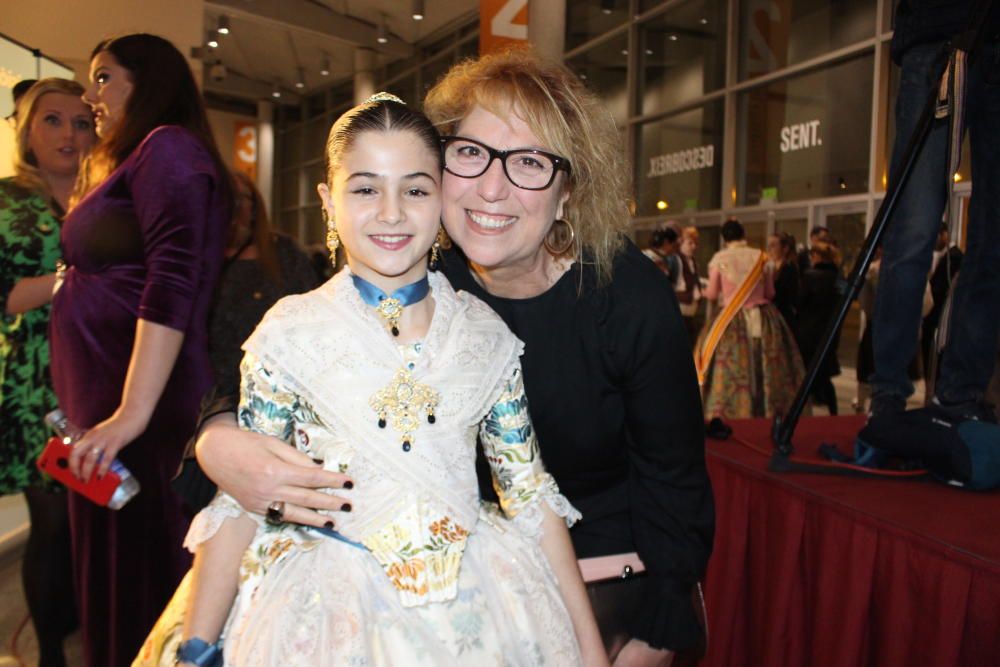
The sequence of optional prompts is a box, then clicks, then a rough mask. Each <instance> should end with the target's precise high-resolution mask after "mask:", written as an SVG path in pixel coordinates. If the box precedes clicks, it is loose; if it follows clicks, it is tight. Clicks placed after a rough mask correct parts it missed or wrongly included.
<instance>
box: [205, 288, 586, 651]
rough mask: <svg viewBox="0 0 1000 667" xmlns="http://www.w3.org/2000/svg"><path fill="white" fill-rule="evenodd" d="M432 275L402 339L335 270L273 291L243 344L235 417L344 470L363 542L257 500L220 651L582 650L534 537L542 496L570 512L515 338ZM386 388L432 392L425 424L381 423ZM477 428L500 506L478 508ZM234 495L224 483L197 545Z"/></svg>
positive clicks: (352, 518) (345, 520) (570, 516)
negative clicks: (292, 288)
mask: <svg viewBox="0 0 1000 667" xmlns="http://www.w3.org/2000/svg"><path fill="white" fill-rule="evenodd" d="M430 281H431V288H432V292H431V296H432V298H433V299H434V301H435V312H434V317H433V320H432V323H431V326H430V329H429V331H428V333H427V336H426V338H425V339H424V340H423V341H422V342H421V343H419V344H414V345H409V346H399V345H397V344H396V343H395V341H394V340H393V338H392V336H391V335H390V334H389V333H388V332H387V331H386V328H385V324H384V323H383V321H382V320H381V319H380V318H379V317H378V315H377V314H376V313H375V312H374V311H373V309H371V308H370V307H368V306H366V305H365V304H364V303H363V302H362V301H361V299H360V296H359V294H358V293H357V290H356V289H355V288H354V286H353V284H352V282H351V279H350V275H349V272H348V271H347V270H346V269H345V270H344V271H342V272H341V273H340V274H338V275H337V276H336V277H334V278H333V279H332V280H331V281H330V282H328V283H327V284H326V285H324V286H323V287H321V288H319V289H318V290H315V291H314V292H311V293H309V294H306V295H299V296H293V297H288V298H286V299H284V300H282V301H281V302H279V303H278V304H277V305H276V306H275V307H274V308H273V309H272V310H271V311H270V312H269V313H268V315H267V316H266V317H265V319H264V320H263V321H262V323H261V324H260V326H259V327H258V329H257V331H255V332H254V334H253V336H251V338H250V339H249V340H248V341H247V343H246V345H245V346H244V349H246V351H247V356H246V357H245V359H244V363H243V367H242V371H243V382H242V397H241V406H240V422H241V424H242V425H243V426H244V427H245V428H249V429H252V430H255V431H259V432H262V433H267V434H271V435H276V436H278V437H281V438H283V439H286V440H288V441H289V442H290V443H293V444H294V445H295V446H296V447H298V449H300V450H301V451H303V452H306V453H308V454H309V455H310V456H312V457H314V458H319V459H322V460H323V461H324V465H325V467H326V468H327V469H332V470H338V471H343V472H347V473H348V474H350V475H351V477H352V479H353V481H354V483H355V486H354V488H353V489H352V490H349V491H347V490H342V491H338V492H337V493H338V495H343V496H346V497H348V498H349V499H350V500H351V502H352V505H353V508H354V511H352V512H351V513H342V512H338V513H336V514H335V515H333V516H332V518H334V520H335V521H336V524H337V525H336V530H337V532H338V534H339V535H340V536H342V537H343V538H344V539H345V540H350V541H351V542H354V543H355V544H351V543H349V542H346V541H343V540H341V539H337V538H335V537H331V536H328V535H324V534H321V533H319V532H317V531H313V530H312V529H308V528H302V527H294V526H290V525H286V526H282V527H280V528H275V527H272V526H268V525H267V524H265V523H264V522H263V521H262V520H261V518H260V517H259V516H255V518H256V519H257V520H258V523H259V528H258V531H257V534H256V537H255V538H254V540H253V542H252V544H251V546H250V548H249V549H248V550H247V551H246V553H245V555H244V558H243V563H242V567H241V585H240V590H239V594H238V597H237V601H236V604H235V605H234V607H233V611H232V613H231V615H230V618H229V621H228V623H227V627H226V630H225V645H224V654H225V659H226V664H227V665H241V666H242V665H272V666H276V665H282V666H284V665H304V666H305V665H308V666H309V667H319V666H323V665H386V666H390V665H391V666H394V667H396V666H406V665H435V666H445V665H476V666H477V667H486V666H488V665H523V666H528V665H560V666H561V665H575V664H579V662H580V658H579V654H578V647H577V642H576V638H575V635H574V633H573V629H572V625H571V622H570V619H569V615H568V612H567V611H566V609H565V607H564V605H563V602H562V599H561V597H560V595H559V591H558V588H557V584H556V581H555V578H554V576H553V574H552V572H551V571H550V569H549V566H548V563H547V561H546V560H545V558H544V556H543V554H542V552H541V550H540V547H539V543H538V541H539V537H540V522H541V507H540V503H541V502H547V503H548V504H549V506H550V507H552V508H553V509H554V510H555V511H556V512H557V513H558V514H559V515H560V516H563V517H565V518H566V520H567V522H568V523H572V521H574V520H575V519H576V518H577V517H578V516H579V515H578V513H577V512H576V510H574V509H573V508H572V507H571V506H570V505H569V503H568V502H567V501H566V499H565V498H564V497H563V496H561V495H559V492H558V488H557V487H556V484H555V482H554V480H553V479H552V477H551V476H550V475H548V473H546V472H545V470H544V469H543V467H542V463H541V461H540V459H539V454H538V447H537V443H536V440H535V436H534V432H533V430H532V427H531V423H530V420H529V418H528V414H527V404H526V400H525V398H524V391H523V386H522V383H521V377H520V365H519V361H518V358H519V356H520V353H521V349H522V347H523V346H522V344H521V342H520V341H519V340H517V338H516V337H515V336H514V335H513V334H512V333H510V331H509V330H508V329H507V327H506V325H504V324H503V322H502V321H501V320H500V319H499V317H498V316H497V315H496V314H495V313H493V311H491V310H490V309H489V308H488V307H487V306H485V305H484V304H482V303H481V302H480V301H478V300H477V299H476V298H475V297H472V296H471V295H468V294H466V293H461V294H456V293H455V292H454V290H452V288H451V286H450V285H449V284H448V282H447V280H445V279H444V278H443V277H442V276H439V275H437V274H433V273H432V274H431V275H430ZM401 372H403V374H404V376H405V382H402V383H400V382H399V381H398V378H399V377H400V373H401ZM401 386H402V388H401ZM386 388H390V390H391V391H390V392H389V393H390V394H391V395H392V396H396V395H397V394H398V395H400V396H401V395H403V393H405V394H406V395H407V396H409V395H410V394H411V393H416V392H419V391H421V390H425V389H426V390H430V391H432V392H436V393H437V395H438V398H439V400H438V402H437V405H436V407H434V409H433V414H434V419H433V420H431V421H433V423H431V421H429V420H428V419H427V418H426V415H425V413H424V412H423V411H418V414H417V415H416V416H417V417H418V420H417V422H416V424H417V425H416V426H415V427H414V426H413V423H411V424H410V428H409V434H408V435H404V434H403V433H402V432H401V431H400V430H398V429H396V428H394V420H393V417H394V413H393V408H392V406H390V409H389V411H388V414H387V415H386V417H387V418H386V419H385V421H384V422H382V423H383V424H384V426H380V423H379V414H378V413H377V412H376V410H375V409H374V408H373V407H372V405H371V398H372V396H373V395H375V394H376V393H378V392H379V391H380V390H385V389H386ZM397 416H398V415H397ZM477 435H478V436H479V437H480V439H481V440H482V442H483V445H484V448H485V452H486V455H487V459H488V460H489V461H490V464H491V467H492V471H493V476H494V485H495V486H496V487H497V490H498V494H499V496H500V498H501V503H502V506H503V511H502V512H501V511H500V510H498V509H496V508H490V507H488V506H484V507H480V501H479V494H478V487H477V482H476V472H475V447H476V437H477ZM403 440H407V441H408V442H409V443H410V445H411V447H409V448H408V449H409V451H404V447H403V446H402V441H403ZM240 511H242V510H240V508H239V507H238V506H237V505H236V503H235V502H234V501H233V500H232V499H231V498H228V497H226V496H225V495H221V494H220V496H219V497H218V498H217V499H216V500H215V501H214V502H213V504H212V505H211V506H210V507H209V508H207V509H206V510H204V511H203V512H202V513H201V514H199V516H198V517H197V518H196V520H195V521H194V523H193V524H192V528H191V533H190V534H189V537H188V543H189V546H193V545H196V544H197V543H198V542H200V541H203V540H204V539H207V538H208V537H210V536H211V534H213V533H214V532H215V530H216V529H217V527H218V525H220V523H221V522H222V521H224V520H225V518H226V517H227V516H233V515H235V514H236V513H238V512H240ZM362 545H363V546H362Z"/></svg>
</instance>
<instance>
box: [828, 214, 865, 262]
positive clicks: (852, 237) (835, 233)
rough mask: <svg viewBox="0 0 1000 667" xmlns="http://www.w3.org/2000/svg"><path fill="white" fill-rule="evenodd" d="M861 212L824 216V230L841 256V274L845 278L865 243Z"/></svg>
mask: <svg viewBox="0 0 1000 667" xmlns="http://www.w3.org/2000/svg"><path fill="white" fill-rule="evenodd" d="M866 218H867V216H866V215H865V213H864V212H863V211H861V212H858V213H838V214H829V215H827V216H826V228H827V229H829V230H830V239H831V240H832V241H833V242H834V243H836V245H837V248H839V249H840V254H841V273H842V274H843V275H844V277H847V274H848V272H849V271H850V270H851V268H853V267H854V260H855V259H857V257H858V253H859V252H861V246H862V245H864V242H865V219H866Z"/></svg>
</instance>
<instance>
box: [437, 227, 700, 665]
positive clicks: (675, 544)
mask: <svg viewBox="0 0 1000 667" xmlns="http://www.w3.org/2000/svg"><path fill="white" fill-rule="evenodd" d="M443 264H444V272H445V274H446V275H447V277H448V279H449V281H450V282H451V284H452V285H453V286H454V287H455V289H456V290H466V291H468V292H471V293H472V294H474V295H476V296H477V297H479V298H480V299H482V300H483V301H485V302H486V303H487V304H489V305H490V306H491V307H492V308H493V309H494V310H495V311H496V312H497V313H498V314H499V315H500V317H501V318H503V320H504V321H505V322H506V323H507V325H508V326H509V327H510V328H511V330H512V331H513V332H514V334H515V335H517V336H518V337H519V338H520V339H521V340H522V341H524V343H525V349H524V355H523V357H522V358H521V364H522V369H523V374H524V383H525V390H526V394H527V396H528V406H529V410H530V412H531V417H532V421H533V422H534V426H535V430H536V433H537V435H538V440H539V445H540V448H541V451H542V459H543V460H544V462H545V466H546V468H547V469H548V470H549V472H551V473H552V475H553V476H554V477H555V479H556V481H557V482H558V484H559V487H560V490H561V491H562V492H563V493H564V494H565V495H566V496H567V498H568V499H569V500H570V502H572V503H573V505H574V506H576V508H577V509H579V510H580V512H581V513H582V514H583V519H582V520H581V521H580V522H578V523H577V524H576V526H574V527H573V529H572V530H571V531H570V534H571V536H572V538H573V544H574V546H575V548H576V552H577V556H578V557H580V558H587V557H592V556H603V555H609V554H617V553H623V552H630V551H637V552H638V553H639V556H640V557H641V558H642V560H643V562H644V563H645V565H646V567H647V571H648V573H649V574H648V577H647V584H646V586H645V593H644V598H643V600H642V602H641V603H640V605H639V608H638V609H636V610H635V611H634V615H633V617H632V619H631V622H630V630H631V632H632V635H633V636H635V637H638V638H640V639H643V640H645V641H647V642H648V643H649V644H651V645H652V646H654V647H657V648H670V649H674V650H681V649H685V648H688V647H691V646H693V645H695V644H696V643H698V641H699V640H700V638H701V629H700V627H699V626H698V623H697V621H696V617H695V614H694V608H693V605H692V603H691V592H692V589H693V587H694V585H695V583H696V582H697V581H698V580H699V579H700V578H701V577H702V576H703V575H704V572H705V566H706V563H707V561H708V556H709V553H710V552H711V547H712V537H713V531H714V506H713V500H712V491H711V486H710V484H709V480H708V475H707V472H706V469H705V440H704V432H703V431H704V424H703V418H702V409H701V398H700V396H699V392H698V383H697V379H696V376H695V372H694V364H693V361H692V355H691V351H690V346H689V345H688V343H687V334H686V332H685V329H684V324H683V320H682V319H681V315H680V311H679V309H678V307H677V299H676V296H675V294H674V290H673V288H672V286H671V285H670V283H669V281H668V280H667V279H666V277H665V276H664V275H663V274H662V273H661V272H660V271H659V270H658V269H657V268H656V266H655V265H654V264H653V263H652V262H650V261H649V260H648V259H647V258H646V257H644V256H643V255H642V253H641V252H640V251H639V250H638V249H637V248H636V247H635V246H634V245H633V244H632V243H631V242H626V247H625V249H624V251H623V252H622V253H620V255H619V257H618V258H617V259H616V261H615V264H614V278H613V281H612V282H611V284H610V285H607V286H605V287H602V288H597V287H596V285H595V278H594V271H593V270H592V267H591V266H589V265H584V267H583V268H582V275H581V265H580V264H579V263H577V264H574V266H573V268H572V269H571V270H570V271H568V272H567V273H566V274H564V275H563V276H562V278H561V279H560V280H559V281H558V282H557V283H556V284H555V285H554V286H553V287H552V288H550V289H549V290H548V291H546V292H545V293H543V294H541V295H539V296H536V297H533V298H528V299H505V298H500V297H496V296H493V295H491V294H489V293H488V292H486V290H484V289H483V288H482V287H481V286H480V285H479V283H478V282H477V281H476V280H475V279H474V278H473V276H472V273H471V272H470V270H469V268H468V265H467V263H466V262H465V260H464V258H463V257H462V256H461V254H460V253H459V251H458V250H450V251H448V252H447V253H445V256H444V261H443Z"/></svg>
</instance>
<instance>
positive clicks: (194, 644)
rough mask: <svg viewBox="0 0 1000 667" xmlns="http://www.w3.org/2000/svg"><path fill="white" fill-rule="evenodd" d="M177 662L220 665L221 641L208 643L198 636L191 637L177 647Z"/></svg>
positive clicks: (200, 665) (211, 665) (216, 666)
mask: <svg viewBox="0 0 1000 667" xmlns="http://www.w3.org/2000/svg"><path fill="white" fill-rule="evenodd" d="M177 662H190V663H191V664H193V665H197V666H198V667H222V646H221V643H220V642H216V643H214V644H209V643H208V642H207V641H205V640H204V639H202V638H200V637H192V638H191V639H189V640H187V641H186V642H182V643H181V645H180V646H178V647H177Z"/></svg>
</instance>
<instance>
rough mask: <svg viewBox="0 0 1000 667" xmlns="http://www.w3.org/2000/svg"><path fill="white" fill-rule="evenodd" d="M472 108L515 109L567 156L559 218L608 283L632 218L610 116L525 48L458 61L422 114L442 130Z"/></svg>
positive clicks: (503, 113)
mask: <svg viewBox="0 0 1000 667" xmlns="http://www.w3.org/2000/svg"><path fill="white" fill-rule="evenodd" d="M476 106H479V107H482V108H483V109H485V110H487V111H489V112H490V113H493V114H495V115H497V116H499V117H501V118H504V117H508V116H509V115H510V114H515V115H516V116H517V117H518V118H519V119H521V120H522V121H524V122H525V123H527V125H528V127H530V128H531V131H532V132H533V133H534V134H535V136H537V137H538V138H539V139H540V140H541V141H542V142H543V143H544V144H545V145H546V147H547V148H550V149H551V150H552V151H553V152H555V153H558V154H559V155H561V156H563V157H565V158H567V159H568V160H569V162H570V165H571V171H570V173H569V178H568V179H567V184H566V187H567V190H568V192H569V199H568V200H567V202H566V205H565V207H564V215H563V218H564V219H565V220H566V221H567V222H569V223H570V224H571V225H572V226H573V229H574V231H575V234H576V237H575V239H574V246H575V247H574V248H573V249H572V253H573V256H574V259H576V260H577V261H587V262H591V263H593V265H594V267H595V271H596V274H597V281H598V284H606V283H607V282H608V281H610V279H611V274H612V264H613V262H614V257H615V254H616V253H617V252H618V251H619V250H620V249H621V248H622V247H623V239H624V234H625V231H626V230H627V228H628V225H629V219H630V218H629V197H630V195H629V192H630V184H629V173H630V172H629V169H627V168H626V165H625V156H624V153H623V151H622V146H621V139H620V138H619V135H618V130H617V129H616V128H615V123H614V120H612V118H611V113H610V112H609V111H608V110H607V109H606V108H605V107H604V104H603V103H602V102H601V100H600V99H599V98H598V97H597V96H596V95H595V94H594V93H592V92H591V91H589V90H588V89H587V88H586V87H585V86H584V85H583V84H582V83H581V82H580V80H579V79H578V78H577V76H576V75H575V74H573V73H572V72H571V71H570V70H569V69H567V68H566V67H564V66H563V65H560V64H557V63H553V62H548V61H545V60H543V59H541V58H540V57H539V56H538V55H536V54H535V53H534V51H532V50H531V49H530V48H524V47H521V48H513V49H509V50H506V51H501V52H499V53H493V54H489V55H485V56H483V57H481V58H479V59H478V60H466V61H463V62H460V63H458V64H456V65H455V66H454V67H452V68H451V69H450V70H449V71H448V73H447V74H445V75H444V77H443V78H442V79H441V80H440V81H439V82H438V83H437V84H436V85H435V86H434V87H433V88H432V89H431V90H430V92H429V93H427V98H426V99H425V100H424V113H426V114H427V115H428V116H429V117H430V119H431V121H433V122H434V124H435V125H437V126H438V128H439V129H440V130H441V133H442V134H445V135H447V134H454V133H455V131H456V129H457V128H458V125H459V124H460V123H461V121H462V119H463V118H465V117H466V116H467V115H468V114H469V113H470V112H471V111H472V109H473V108H474V107H476Z"/></svg>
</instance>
